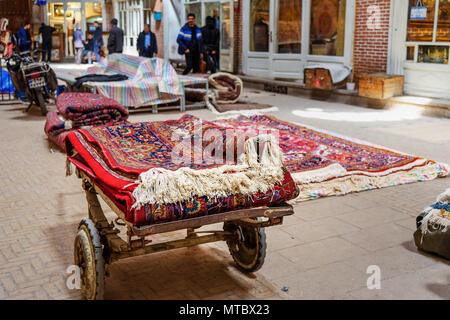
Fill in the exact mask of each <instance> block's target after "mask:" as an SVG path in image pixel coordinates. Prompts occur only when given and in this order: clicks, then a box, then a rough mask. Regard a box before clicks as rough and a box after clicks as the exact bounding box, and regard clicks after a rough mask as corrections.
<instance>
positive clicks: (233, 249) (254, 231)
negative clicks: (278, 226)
mask: <svg viewBox="0 0 450 320" xmlns="http://www.w3.org/2000/svg"><path fill="white" fill-rule="evenodd" d="M255 220H260V218H255ZM223 229H224V231H228V232H237V238H236V239H235V240H232V241H227V245H228V248H229V249H230V253H231V256H232V257H233V260H234V262H236V264H237V266H238V268H239V269H241V270H242V271H244V272H255V271H257V270H258V269H259V268H261V267H262V265H263V263H264V258H265V257H266V248H267V244H266V233H265V231H264V228H255V227H247V226H239V225H237V224H234V223H233V222H225V223H224V224H223Z"/></svg>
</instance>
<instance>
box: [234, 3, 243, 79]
mask: <svg viewBox="0 0 450 320" xmlns="http://www.w3.org/2000/svg"><path fill="white" fill-rule="evenodd" d="M242 3H243V0H239V1H238V2H235V4H234V21H233V37H234V41H233V45H234V47H233V73H236V74H242Z"/></svg>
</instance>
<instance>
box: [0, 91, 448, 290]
mask: <svg viewBox="0 0 450 320" xmlns="http://www.w3.org/2000/svg"><path fill="white" fill-rule="evenodd" d="M246 93H247V94H248V95H249V96H250V97H251V98H252V99H253V100H255V101H258V102H264V103H273V104H274V105H276V106H277V107H278V108H279V109H280V110H279V112H276V113H275V115H276V116H277V117H279V118H281V119H283V120H288V121H291V122H298V123H305V124H309V125H312V126H315V127H319V128H323V129H327V130H329V131H333V132H336V133H339V134H342V135H346V136H350V137H354V138H359V139H363V140H367V141H370V142H372V143H376V144H380V145H384V146H386V147H390V148H393V149H396V150H400V151H404V152H407V153H411V154H416V155H420V156H425V157H428V158H431V159H435V160H438V161H442V162H446V163H450V136H449V135H448V134H447V135H445V134H444V131H445V130H446V128H448V127H449V125H450V123H449V120H448V119H439V118H428V117H423V116H421V115H414V114H413V115H409V116H407V117H405V116H404V115H402V113H391V114H389V113H387V111H383V110H371V109H365V108H358V107H353V106H349V105H344V104H338V103H327V102H323V101H315V100H307V99H303V98H299V97H292V96H286V95H274V94H269V93H264V92H256V91H255V90H247V91H246ZM25 107H26V106H24V105H1V106H0V137H1V139H0V159H1V162H0V181H1V182H0V299H21V298H23V299H78V298H79V292H78V291H73V290H69V289H68V288H67V286H66V277H67V275H66V273H65V270H66V268H67V267H68V266H69V265H71V264H72V263H73V240H74V236H75V232H76V228H77V224H78V222H79V221H80V219H81V218H83V217H85V216H86V212H87V205H86V201H85V199H84V194H83V192H82V189H81V184H80V181H78V180H77V179H76V178H75V177H73V176H72V177H67V178H66V177H65V157H64V155H63V154H62V153H60V152H59V151H57V150H54V147H52V146H49V144H48V142H47V139H46V137H45V134H44V131H43V128H44V118H43V117H42V116H41V115H40V114H39V111H38V110H37V109H34V110H33V111H32V113H30V114H25V113H24V112H23V110H24V109H25ZM190 113H192V114H194V115H197V116H199V117H201V118H204V119H214V118H215V117H216V115H214V114H213V113H211V112H209V111H208V110H205V109H203V110H193V111H190ZM333 115H335V117H333ZM179 116H180V113H178V112H176V111H168V112H161V113H159V114H156V115H154V114H151V113H142V114H136V115H132V116H131V118H130V120H131V121H151V120H163V119H170V118H177V117H179ZM334 119H339V120H338V121H337V120H334ZM443 129H444V131H443ZM445 132H446V131H445ZM449 182H450V180H449V179H448V178H445V179H437V180H434V181H431V182H422V183H415V184H410V185H403V186H396V187H391V188H386V189H381V190H373V191H366V192H362V193H358V194H350V195H346V196H342V197H331V198H325V199H319V200H314V201H310V202H305V203H300V204H297V205H295V215H294V216H291V217H288V218H287V219H285V222H284V224H283V225H282V226H276V227H271V228H268V229H267V230H266V232H267V242H268V253H267V257H266V262H265V264H264V266H263V268H262V269H261V270H260V271H258V272H257V273H256V274H254V275H253V276H247V275H244V274H242V273H240V272H239V271H237V270H236V268H235V267H234V266H233V261H232V258H231V257H230V255H229V253H228V251H227V248H226V245H225V244H224V243H217V244H208V245H201V246H198V247H194V248H189V249H177V250H174V251H171V252H163V253H158V254H154V255H150V256H143V257H136V258H130V259H128V260H123V261H120V262H118V263H116V264H114V265H112V267H111V277H110V278H108V279H107V285H106V293H105V297H106V298H108V299H127V298H132V299H133V298H136V299H216V298H226V299H238V298H243V299H255V298H257V299H259V298H262V299H265V298H269V299H310V298H312V299H319V298H322V299H366V298H369V299H372V298H374V299H401V298H407V299H450V290H448V288H449V286H450V268H449V262H448V261H445V260H443V259H439V258H437V257H434V256H431V255H428V254H424V253H421V252H417V249H416V247H415V245H414V243H413V240H412V233H413V231H414V228H415V224H414V221H415V216H416V215H417V214H418V213H419V212H420V211H421V209H423V207H425V206H426V205H428V204H430V203H431V202H433V200H434V199H435V197H436V196H437V194H439V193H440V192H442V191H443V190H445V189H446V188H447V187H449V185H450V183H449ZM216 227H217V226H211V227H210V228H216ZM219 227H220V226H219ZM178 234H179V233H178ZM175 236H177V233H174V234H168V235H165V236H164V237H165V238H174V237H175ZM161 237H162V236H160V237H157V238H161ZM371 265H377V266H379V268H380V271H381V289H379V290H376V289H375V290H369V289H368V288H367V285H366V282H367V279H368V277H369V276H370V274H368V273H367V272H366V271H367V268H368V267H369V266H371ZM284 286H287V287H289V290H288V292H287V293H285V292H283V291H281V288H282V287H284Z"/></svg>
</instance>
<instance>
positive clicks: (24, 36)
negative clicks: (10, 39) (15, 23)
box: [17, 22, 31, 52]
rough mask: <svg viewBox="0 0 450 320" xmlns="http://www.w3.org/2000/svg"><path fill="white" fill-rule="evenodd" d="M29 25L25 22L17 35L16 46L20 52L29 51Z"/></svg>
mask: <svg viewBox="0 0 450 320" xmlns="http://www.w3.org/2000/svg"><path fill="white" fill-rule="evenodd" d="M30 29H31V25H30V23H29V22H25V24H24V25H23V27H22V28H20V29H19V32H18V33H17V45H18V47H19V50H20V52H24V51H31V32H30Z"/></svg>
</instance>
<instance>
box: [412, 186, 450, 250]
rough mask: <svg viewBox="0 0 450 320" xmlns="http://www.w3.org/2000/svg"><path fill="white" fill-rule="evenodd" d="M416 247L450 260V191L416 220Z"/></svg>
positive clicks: (439, 197) (443, 194) (442, 195)
mask: <svg viewBox="0 0 450 320" xmlns="http://www.w3.org/2000/svg"><path fill="white" fill-rule="evenodd" d="M416 224H417V231H416V232H414V241H415V243H416V246H417V247H418V248H420V249H422V250H424V251H427V252H433V253H437V254H439V255H441V256H443V257H445V258H447V259H450V189H447V190H446V191H445V192H443V193H442V194H440V195H439V196H438V197H437V199H436V202H435V203H434V204H432V205H431V206H429V207H427V208H425V209H424V211H423V212H422V213H421V214H420V215H419V216H418V217H417V219H416Z"/></svg>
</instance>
